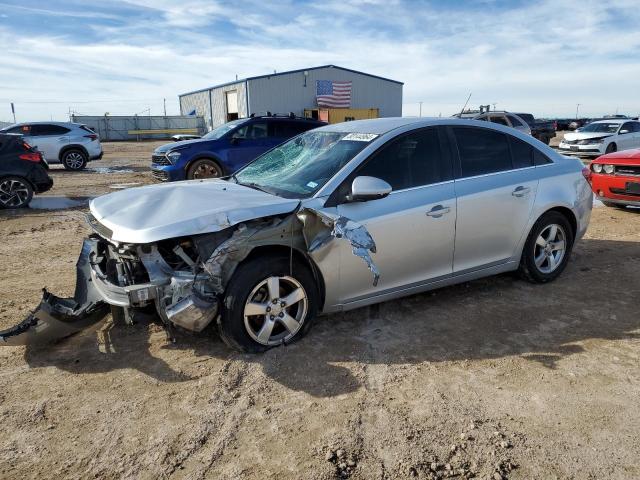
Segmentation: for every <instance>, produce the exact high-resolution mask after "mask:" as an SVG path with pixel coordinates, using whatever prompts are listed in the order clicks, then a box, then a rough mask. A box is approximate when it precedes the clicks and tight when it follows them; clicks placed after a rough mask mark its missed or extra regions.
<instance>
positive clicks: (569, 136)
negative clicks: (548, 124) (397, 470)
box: [564, 132, 613, 140]
mask: <svg viewBox="0 0 640 480" xmlns="http://www.w3.org/2000/svg"><path fill="white" fill-rule="evenodd" d="M612 135H613V133H605V132H573V133H565V134H564V139H565V140H585V139H587V138H605V137H610V136H612Z"/></svg>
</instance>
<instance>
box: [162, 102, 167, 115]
mask: <svg viewBox="0 0 640 480" xmlns="http://www.w3.org/2000/svg"><path fill="white" fill-rule="evenodd" d="M162 100H163V102H164V116H165V117H166V116H167V99H166V98H163V99H162Z"/></svg>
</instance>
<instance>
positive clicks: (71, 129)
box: [0, 122, 102, 170]
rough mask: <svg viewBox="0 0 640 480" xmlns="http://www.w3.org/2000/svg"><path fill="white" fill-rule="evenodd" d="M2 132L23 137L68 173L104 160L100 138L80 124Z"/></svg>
mask: <svg viewBox="0 0 640 480" xmlns="http://www.w3.org/2000/svg"><path fill="white" fill-rule="evenodd" d="M0 132H3V133H20V134H22V135H23V137H24V140H25V142H27V143H28V144H29V145H31V146H33V147H36V148H37V149H38V150H39V151H40V152H41V153H42V155H43V156H44V158H45V159H46V160H47V162H48V163H62V165H64V168H66V169H67V170H82V169H83V168H84V167H86V166H87V162H88V161H90V160H99V159H100V158H102V145H100V139H99V138H98V135H97V134H96V132H94V131H93V130H91V129H90V128H89V127H87V126H86V125H82V124H80V123H70V122H47V123H43V122H32V123H17V124H15V125H11V126H10V127H6V128H4V129H2V130H0Z"/></svg>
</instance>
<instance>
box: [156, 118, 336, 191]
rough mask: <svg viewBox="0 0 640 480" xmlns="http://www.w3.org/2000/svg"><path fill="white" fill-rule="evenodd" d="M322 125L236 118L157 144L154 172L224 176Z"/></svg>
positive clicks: (168, 176) (166, 176)
mask: <svg viewBox="0 0 640 480" xmlns="http://www.w3.org/2000/svg"><path fill="white" fill-rule="evenodd" d="M322 125H326V123H325V122H319V121H317V120H312V119H310V118H300V117H295V116H293V115H287V116H277V115H271V114H269V115H266V116H251V117H249V118H243V119H240V120H234V121H232V122H229V123H225V124H224V125H221V126H219V127H218V128H216V129H214V130H212V131H210V132H209V133H207V134H206V135H205V136H204V137H202V138H200V139H195V140H187V141H183V142H175V143H168V144H166V145H162V146H161V147H158V148H157V149H156V150H155V151H154V152H153V156H152V159H151V172H152V173H153V176H154V177H155V178H156V179H157V180H161V181H163V182H172V181H176V180H185V179H187V180H192V179H200V178H215V177H224V176H226V175H231V174H232V173H233V172H235V171H236V170H238V169H239V168H241V167H244V166H245V165H246V164H247V163H249V162H250V161H251V160H253V159H255V158H256V157H258V156H260V155H262V154H263V153H264V152H266V151H267V150H271V149H272V148H273V147H275V146H277V145H280V144H281V143H282V142H285V141H286V140H288V139H290V138H291V137H295V136H296V135H298V134H300V133H303V132H306V131H307V130H311V129H313V128H317V127H321V126H322Z"/></svg>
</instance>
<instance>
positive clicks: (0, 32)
mask: <svg viewBox="0 0 640 480" xmlns="http://www.w3.org/2000/svg"><path fill="white" fill-rule="evenodd" d="M638 25H640V8H638V2H637V0H619V1H600V0H567V1H561V0H543V1H536V2H531V1H527V2H525V1H500V0H479V1H467V2H464V1H446V2H445V1H434V2H428V1H417V0H415V1H412V0H405V1H401V0H351V1H349V0H318V1H314V2H310V1H294V0H279V1H272V2H269V1H266V0H242V1H228V2H224V1H216V0H206V1H205V0H183V1H180V2H176V1H169V0H130V1H114V0H110V1H104V0H103V1H101V2H91V1H78V0H62V1H46V2H45V1H40V2H38V1H31V2H30V1H24V0H19V1H14V0H10V1H7V0H0V47H1V51H2V54H1V56H0V120H10V119H11V111H10V106H9V102H11V101H14V102H15V104H16V110H17V117H18V120H36V119H43V118H47V119H48V118H54V119H58V120H64V119H66V117H67V113H68V111H69V109H72V110H74V111H77V112H80V113H85V114H103V113H105V112H109V113H111V114H113V115H116V114H132V113H139V112H143V111H146V110H147V109H150V111H151V113H152V114H160V113H162V106H163V98H166V99H167V110H168V113H177V112H178V104H177V95H178V94H179V93H183V92H186V91H190V90H194V89H198V88H203V87H206V86H209V85H214V84H217V83H223V82H227V81H230V80H233V79H234V78H235V76H236V75H238V77H239V78H243V77H247V76H253V75H261V74H265V73H268V72H271V71H273V70H277V71H284V70H290V69H297V68H305V67H310V66H315V65H322V64H327V63H332V64H335V65H340V66H344V67H347V68H353V69H356V70H363V71H366V72H370V73H373V74H377V75H381V76H385V77H389V78H393V79H397V80H401V81H403V82H405V87H404V105H403V113H404V115H416V114H417V113H418V108H419V107H418V102H423V106H422V112H423V115H439V114H442V115H451V114H452V113H455V112H456V111H458V110H459V109H460V108H461V107H462V104H463V103H464V101H465V100H466V98H467V96H468V94H469V93H470V92H472V97H471V101H470V105H472V106H477V105H479V104H481V103H482V104H493V103H496V104H497V108H499V109H500V108H502V109H508V110H513V111H530V112H533V113H534V114H536V115H538V116H574V115H575V112H576V105H577V104H578V103H579V104H580V114H581V115H585V116H597V115H603V114H608V113H615V112H616V110H617V111H619V112H620V113H627V114H633V115H638V114H639V113H640V95H639V94H638V79H640V28H638Z"/></svg>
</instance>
